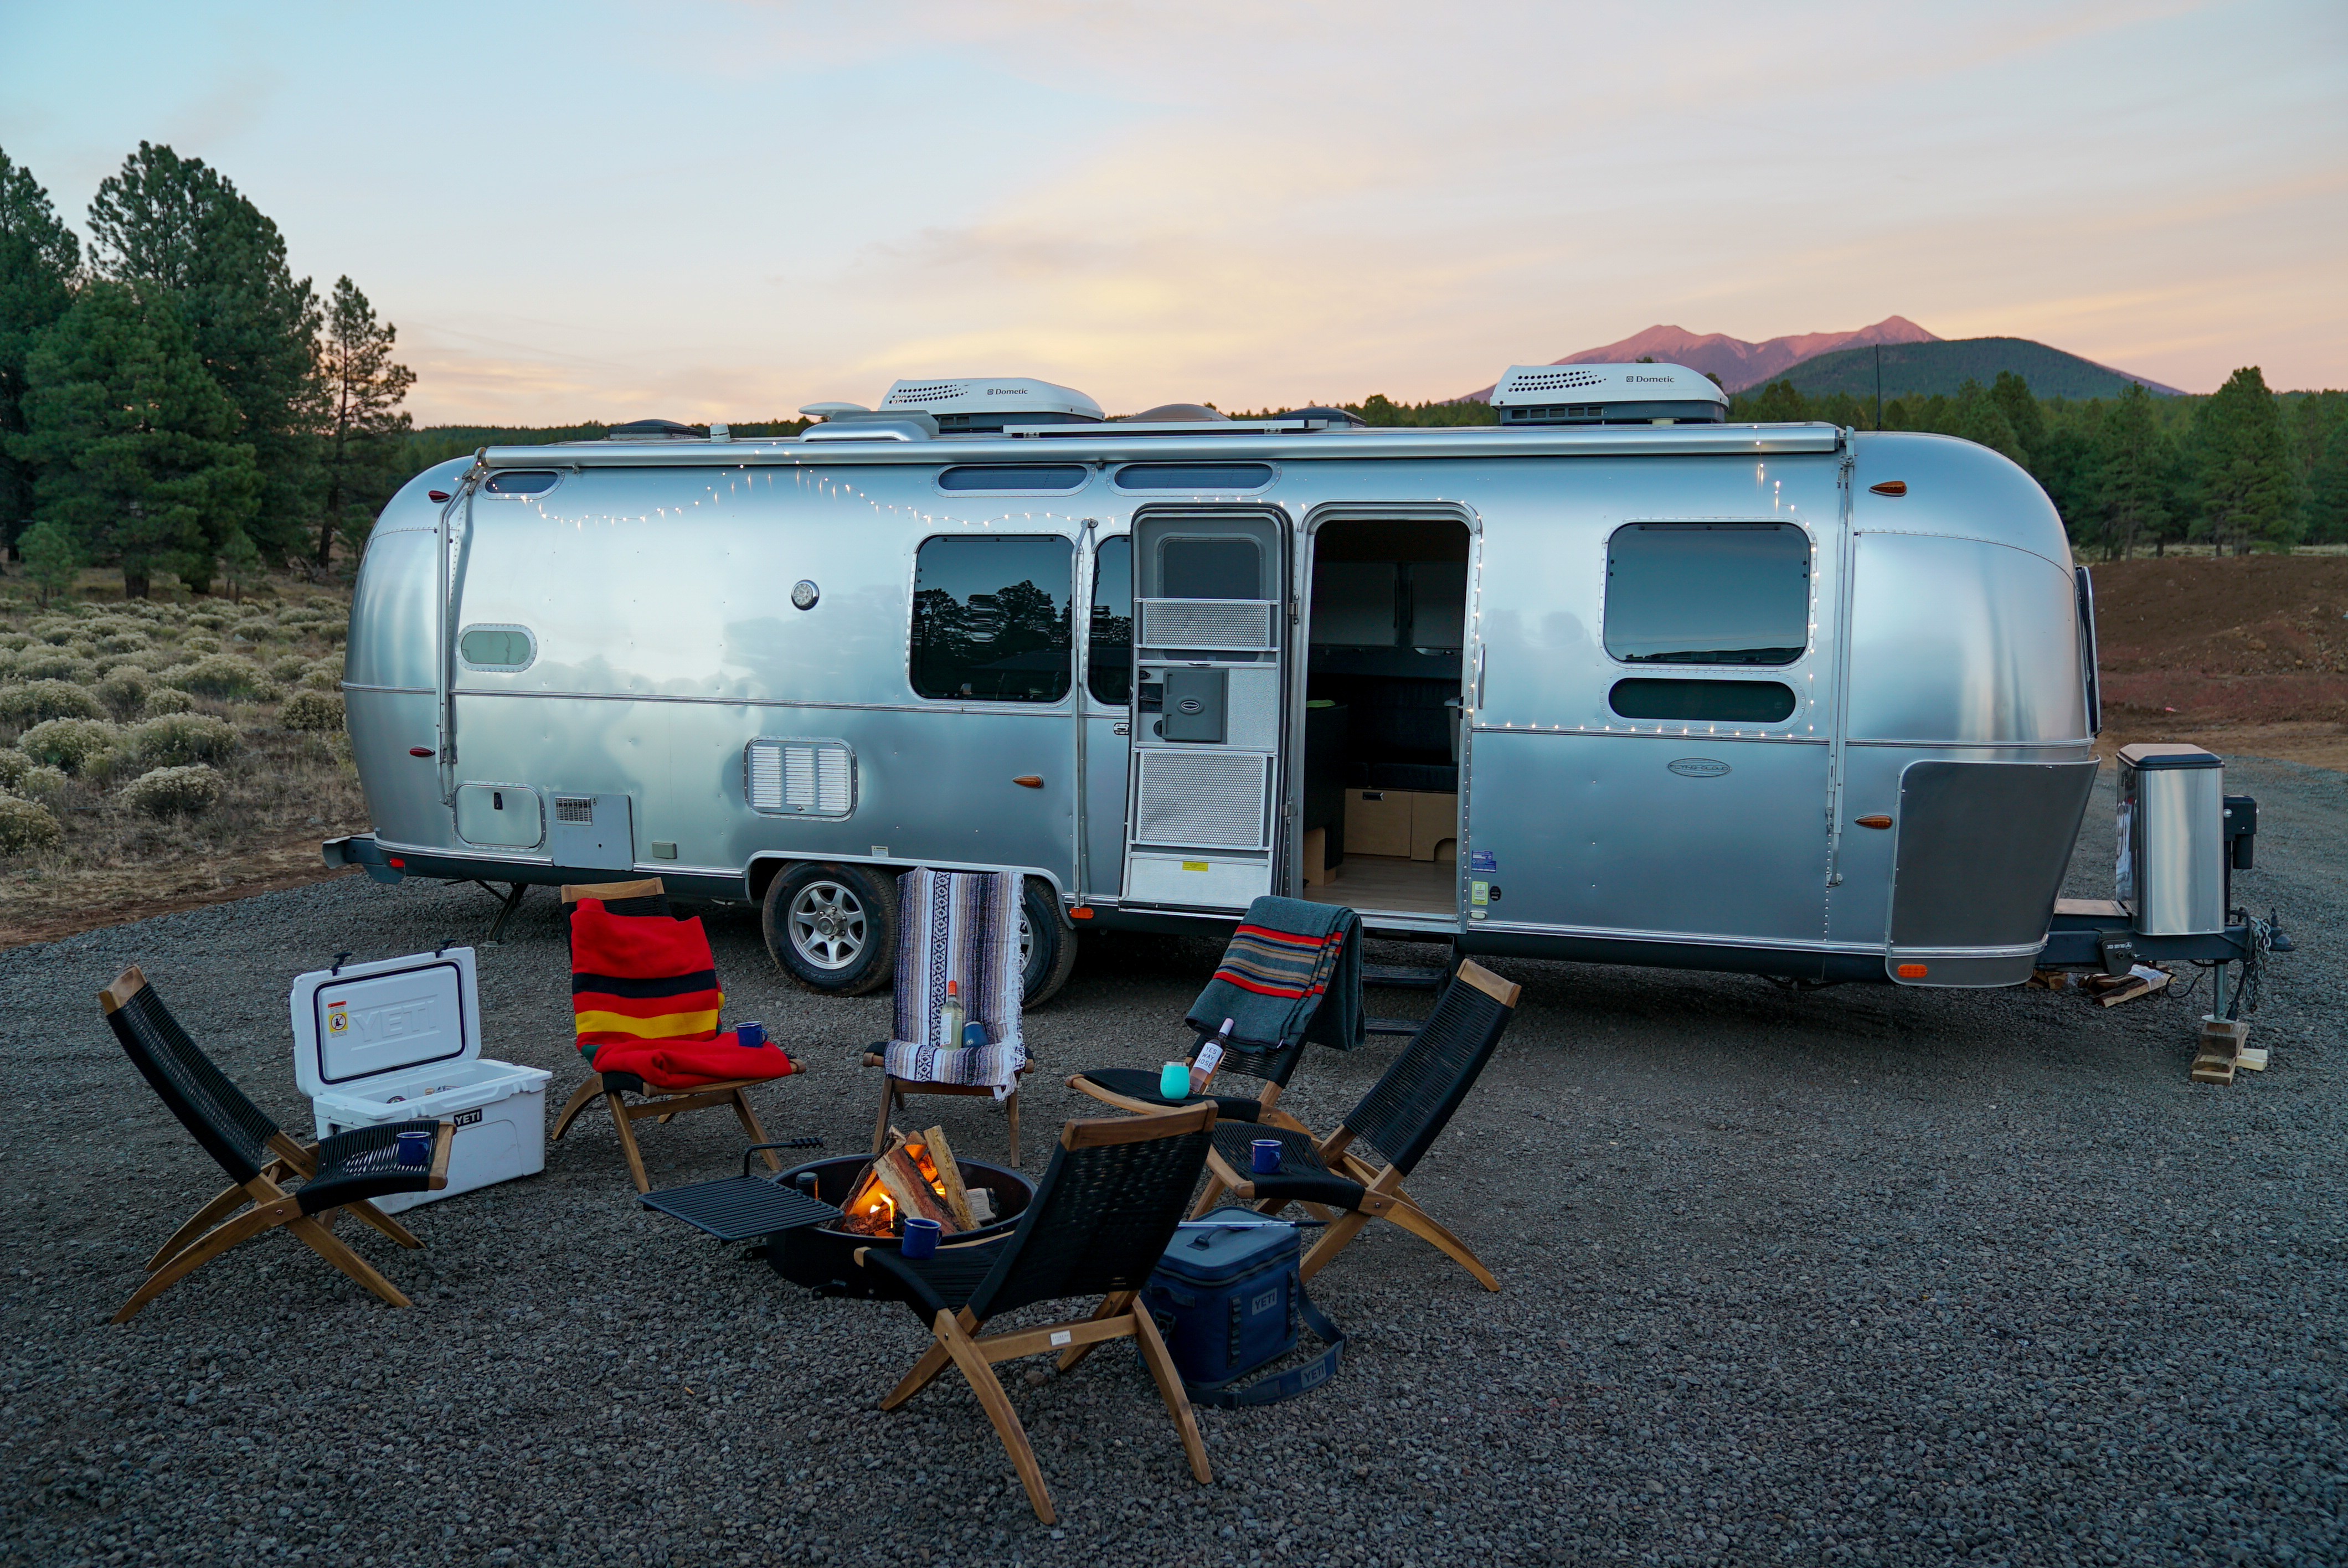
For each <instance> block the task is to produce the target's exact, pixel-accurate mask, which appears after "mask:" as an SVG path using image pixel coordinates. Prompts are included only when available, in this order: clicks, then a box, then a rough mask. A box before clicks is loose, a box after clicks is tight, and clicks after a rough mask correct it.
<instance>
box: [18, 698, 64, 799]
mask: <svg viewBox="0 0 2348 1568" xmlns="http://www.w3.org/2000/svg"><path fill="white" fill-rule="evenodd" d="M67 723H71V721H70V720H68V721H67ZM16 793H17V794H21V795H23V796H24V797H25V798H26V800H36V801H39V802H40V803H41V804H43V805H46V806H48V807H49V808H50V809H52V810H55V809H56V807H57V802H59V801H60V800H63V799H64V798H65V793H66V774H65V770H64V769H63V768H52V767H46V766H44V767H37V768H26V770H25V776H24V778H23V779H22V780H20V781H19V782H18V784H17V785H16Z"/></svg>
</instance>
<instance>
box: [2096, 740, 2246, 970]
mask: <svg viewBox="0 0 2348 1568" xmlns="http://www.w3.org/2000/svg"><path fill="white" fill-rule="evenodd" d="M2119 761H2120V800H2119V821H2118V824H2117V827H2118V840H2119V844H2118V850H2119V856H2118V859H2119V863H2118V866H2117V867H2116V877H2115V881H2116V887H2115V889H2114V896H2115V897H2117V898H2118V899H2119V901H2120V903H2121V905H2122V906H2123V907H2126V908H2127V912H2128V917H2129V922H2130V924H2131V925H2132V926H2133V927H2135V928H2136V929H2137V931H2139V932H2141V933H2143V934H2144V935H2146V936H2147V937H2199V936H2207V935H2209V934H2210V933H2213V932H2218V931H2222V930H2224V929H2225V928H2226V804H2225V803H2226V764H2225V763H2224V762H2223V761H2222V760H2220V759H2219V757H2218V756H2217V755H2216V754H2215V753H2210V752H2205V751H2203V750H2202V749H2201V748H2200V747H2199V746H2185V745H2136V746H2126V747H2123V748H2121V751H2120V758H2119Z"/></svg>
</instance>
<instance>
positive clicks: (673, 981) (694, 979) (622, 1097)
mask: <svg viewBox="0 0 2348 1568" xmlns="http://www.w3.org/2000/svg"><path fill="white" fill-rule="evenodd" d="M589 898H592V899H594V900H596V901H597V902H598V903H599V904H600V905H601V906H602V909H603V912H604V913H605V914H607V915H613V916H621V917H631V918H642V919H647V920H660V921H663V922H665V923H666V924H665V925H664V926H663V927H657V928H655V929H654V931H653V932H652V933H650V935H653V936H656V937H658V938H661V940H662V942H663V944H664V947H663V949H662V950H664V951H665V950H667V948H672V947H673V948H681V949H686V950H688V951H689V957H688V958H685V959H683V960H675V959H672V960H669V961H667V962H666V963H654V964H653V965H650V966H647V965H644V964H630V965H628V966H627V967H628V968H647V967H650V968H659V969H661V970H663V972H660V973H655V974H626V975H607V974H602V973H596V972H590V971H583V970H582V969H581V968H580V959H579V952H578V946H577V943H576V942H575V941H574V942H573V944H572V959H571V964H572V968H571V989H572V1004H573V1007H574V1009H575V1010H576V1020H577V1024H578V1029H579V1035H580V1050H582V1052H586V1051H588V1050H590V1049H591V1048H590V1044H589V1038H588V1037H589V1036H591V1035H595V1036H598V1037H600V1038H602V1040H626V1039H636V1040H659V1039H663V1038H666V1037H670V1036H675V1035H684V1034H690V1033H702V1034H711V1033H715V1032H716V1028H717V1009H718V1008H719V1006H720V1005H721V1004H722V1003H723V1002H724V1001H725V999H726V997H725V993H724V992H723V991H720V990H719V989H717V967H716V958H714V957H713V956H712V955H711V953H710V951H709V939H708V938H707V936H706V935H705V934H702V933H701V930H700V924H699V922H698V921H694V922H690V924H691V925H692V927H693V932H694V936H695V937H697V938H698V940H697V941H696V940H695V939H693V938H688V937H686V936H685V934H684V933H682V932H680V931H677V930H676V929H675V927H679V926H682V925H685V924H687V922H683V921H678V920H677V919H676V918H675V917H674V916H672V915H671V914H670V912H669V907H668V895H667V893H666V891H665V890H664V888H663V886H661V880H660V878H659V877H657V876H646V877H643V878H641V879H639V880H636V881H633V882H594V883H584V884H574V885H572V886H566V887H564V888H563V889H562V908H563V914H564V916H565V917H566V918H567V919H572V920H575V919H576V918H577V909H578V906H579V903H580V901H581V900H582V899H589ZM588 1065H589V1067H590V1068H591V1069H592V1067H593V1065H594V1061H593V1058H592V1055H591V1056H590V1058H589V1062H588ZM795 1066H796V1064H795ZM798 1071H805V1070H804V1069H803V1068H799V1069H798ZM770 1081H772V1080H770V1079H764V1078H735V1079H721V1080H718V1081H715V1082H710V1083H705V1084H702V1085H699V1086H697V1087H695V1088H692V1089H682V1090H668V1089H661V1088H658V1087H656V1086H654V1085H653V1084H649V1083H646V1082H645V1081H644V1079H643V1077H642V1076H640V1075H639V1074H637V1073H634V1072H624V1071H617V1072H601V1071H591V1072H590V1073H589V1075H588V1079H587V1081H586V1082H584V1083H582V1084H581V1085H580V1086H579V1087H578V1089H577V1090H575V1091H573V1092H572V1096H571V1100H570V1102H569V1103H568V1104H566V1105H564V1106H563V1108H562V1113H561V1115H560V1116H557V1117H556V1118H555V1119H554V1136H555V1137H557V1138H561V1136H562V1135H563V1134H564V1133H565V1132H569V1131H571V1124H572V1122H575V1121H577V1120H578V1119H579V1116H580V1114H581V1112H584V1111H585V1110H586V1109H587V1107H588V1106H589V1105H590V1104H592V1102H595V1101H596V1100H598V1099H601V1100H602V1102H603V1103H604V1104H605V1105H606V1106H608V1107H609V1108H610V1110H611V1112H612V1128H613V1132H617V1133H618V1134H619V1138H620V1152H621V1153H623V1154H625V1155H626V1156H627V1160H628V1173H629V1174H630V1175H631V1176H633V1177H634V1178H635V1183H636V1191H637V1192H639V1193H648V1192H650V1191H652V1178H651V1177H650V1176H648V1175H646V1174H645V1173H644V1152H643V1151H642V1150H641V1149H639V1148H638V1147H637V1146H636V1133H635V1123H637V1122H641V1121H643V1120H644V1118H646V1117H653V1118H655V1119H657V1120H659V1121H661V1122H668V1121H670V1120H671V1119H673V1118H675V1117H677V1116H681V1115H683V1114H684V1113H685V1112H688V1111H703V1110H707V1109H710V1108H712V1107H716V1106H731V1107H732V1108H733V1111H734V1114H735V1117H736V1119H737V1120H738V1121H739V1122H741V1123H742V1130H743V1131H744V1132H747V1133H749V1134H750V1142H752V1143H766V1142H767V1130H766V1129H765V1128H764V1127H762V1126H760V1125H759V1124H758V1113H757V1112H755V1111H753V1110H751V1109H750V1100H749V1096H748V1095H747V1094H745V1093H744V1092H743V1091H745V1090H747V1089H748V1088H749V1087H750V1086H751V1085H752V1084H756V1083H766V1082H770ZM632 1094H633V1095H635V1096H637V1097H638V1101H637V1102H636V1103H633V1104H631V1103H630V1102H629V1101H628V1098H627V1097H628V1096H629V1095H632ZM763 1153H764V1154H765V1158H766V1162H767V1168H768V1169H769V1170H774V1171H780V1170H781V1169H782V1168H783V1166H782V1162H780V1161H779V1160H778V1159H776V1158H775V1156H774V1153H773V1152H772V1151H771V1150H768V1151H764V1152H763Z"/></svg>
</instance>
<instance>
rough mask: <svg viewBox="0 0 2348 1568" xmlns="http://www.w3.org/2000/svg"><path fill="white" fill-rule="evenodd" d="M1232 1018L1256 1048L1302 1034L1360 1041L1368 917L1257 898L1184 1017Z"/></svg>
mask: <svg viewBox="0 0 2348 1568" xmlns="http://www.w3.org/2000/svg"><path fill="white" fill-rule="evenodd" d="M1225 1019H1230V1020H1232V1028H1231V1036H1232V1039H1233V1040H1235V1041H1236V1042H1237V1043H1238V1044H1239V1045H1241V1047H1242V1048H1244V1049H1246V1050H1279V1049H1281V1048H1282V1047H1286V1046H1292V1045H1294V1044H1295V1043H1296V1042H1297V1041H1298V1040H1316V1041H1318V1042H1319V1043H1321V1044H1323V1045H1327V1046H1334V1047H1335V1048H1336V1049H1337V1050H1353V1049H1354V1047H1355V1046H1357V1045H1359V1044H1361V1043H1362V1038H1363V1031H1362V917H1360V916H1359V915H1356V914H1354V912H1353V911H1352V910H1351V909H1348V908H1346V907H1344V906H1343V905H1338V904H1307V903H1305V902H1304V901H1303V900H1302V899H1299V898H1269V897H1267V898H1259V899H1257V900H1256V901H1255V902H1254V903H1252V904H1250V905H1249V906H1248V911H1247V917H1246V918H1244V919H1242V920H1241V922H1240V927H1239V929H1238V930H1236V931H1234V932H1232V933H1231V946H1230V947H1228V948H1224V949H1223V962H1222V966H1221V967H1220V968H1218V969H1216V971H1215V978H1214V979H1211V980H1209V981H1208V982H1207V989H1205V990H1203V991H1200V993H1199V999H1198V1000H1197V1001H1194V1002H1192V1003H1191V1004H1190V1012H1189V1017H1188V1018H1186V1019H1185V1020H1183V1021H1185V1022H1186V1023H1188V1024H1189V1026H1190V1027H1191V1028H1192V1029H1195V1030H1199V1031H1200V1032H1201V1033H1204V1034H1212V1033H1214V1032H1215V1030H1219V1029H1220V1028H1221V1027H1222V1025H1223V1020H1225Z"/></svg>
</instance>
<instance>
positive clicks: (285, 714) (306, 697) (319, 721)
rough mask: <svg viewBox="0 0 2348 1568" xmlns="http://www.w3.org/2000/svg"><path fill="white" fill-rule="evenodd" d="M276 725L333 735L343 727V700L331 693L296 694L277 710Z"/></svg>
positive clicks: (281, 727)
mask: <svg viewBox="0 0 2348 1568" xmlns="http://www.w3.org/2000/svg"><path fill="white" fill-rule="evenodd" d="M277 725H278V728H280V729H284V730H310V731H315V732H316V733H320V734H333V733H336V732H337V731H339V730H341V729H342V727H343V700H342V698H340V697H338V696H336V695H335V693H334V692H294V693H293V695H292V696H291V697H288V698H286V699H285V705H284V706H283V707H282V708H280V709H278V710H277Z"/></svg>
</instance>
